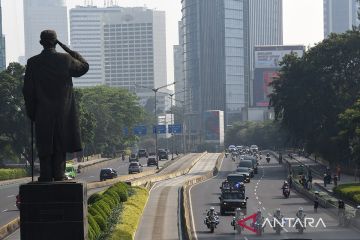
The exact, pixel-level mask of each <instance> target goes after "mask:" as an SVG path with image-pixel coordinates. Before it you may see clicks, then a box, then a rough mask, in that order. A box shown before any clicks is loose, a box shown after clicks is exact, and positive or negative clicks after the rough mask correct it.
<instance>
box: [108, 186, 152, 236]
mask: <svg viewBox="0 0 360 240" xmlns="http://www.w3.org/2000/svg"><path fill="white" fill-rule="evenodd" d="M132 189H133V190H134V193H133V194H132V195H131V196H130V197H129V199H128V201H126V202H125V203H124V204H123V210H122V212H121V214H120V217H119V219H118V223H117V225H116V226H115V228H114V230H113V233H112V234H111V236H110V238H109V239H112V240H118V239H121V240H133V236H134V235H135V232H136V229H137V227H138V224H139V221H140V218H141V215H142V212H143V210H144V207H145V204H146V201H147V199H148V197H149V192H148V190H147V189H145V188H141V187H134V188H132Z"/></svg>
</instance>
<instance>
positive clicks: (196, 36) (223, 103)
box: [182, 0, 249, 122]
mask: <svg viewBox="0 0 360 240" xmlns="http://www.w3.org/2000/svg"><path fill="white" fill-rule="evenodd" d="M248 10H249V6H248V0H200V1H197V0H183V1H182V13H183V33H184V44H183V47H184V53H185V55H184V74H185V79H186V87H187V89H188V90H189V92H190V94H189V95H190V96H189V97H188V98H189V100H190V103H191V104H190V109H188V110H189V111H190V112H192V113H197V114H198V115H199V118H200V119H201V115H202V114H203V112H205V111H207V110H221V111H225V119H226V121H227V122H228V120H229V119H232V118H238V120H240V115H241V109H242V108H243V107H245V106H247V97H246V94H247V92H248V91H247V84H248V78H249V21H248V19H249V11H248Z"/></svg>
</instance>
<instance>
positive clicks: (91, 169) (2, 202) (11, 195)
mask: <svg viewBox="0 0 360 240" xmlns="http://www.w3.org/2000/svg"><path fill="white" fill-rule="evenodd" d="M146 161H147V160H146V158H141V159H140V163H141V164H142V165H143V166H144V171H145V170H146V169H148V167H146ZM169 161H171V160H169ZM166 162H168V161H159V165H160V166H162V165H163V164H165V163H166ZM108 167H109V168H114V169H115V170H116V171H117V172H118V175H119V176H121V175H125V174H128V167H129V161H128V159H126V160H125V161H122V160H121V159H113V160H109V161H105V162H101V163H98V164H95V165H92V166H88V167H86V168H83V169H82V171H81V173H79V174H78V175H77V177H76V180H83V181H86V182H95V181H99V176H100V169H101V168H108ZM149 168H154V167H149ZM25 182H26V181H24V182H20V183H19V182H17V183H14V184H8V185H3V186H0V191H1V194H0V226H3V225H5V224H7V223H8V222H10V221H11V220H13V219H15V218H16V217H18V216H19V211H18V210H17V208H16V206H15V197H16V195H17V194H18V191H19V185H20V184H21V183H25Z"/></svg>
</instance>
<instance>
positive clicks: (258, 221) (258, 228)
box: [254, 208, 264, 235]
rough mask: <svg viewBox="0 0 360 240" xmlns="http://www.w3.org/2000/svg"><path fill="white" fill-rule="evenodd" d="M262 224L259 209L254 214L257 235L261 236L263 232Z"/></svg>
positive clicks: (262, 220) (262, 218)
mask: <svg viewBox="0 0 360 240" xmlns="http://www.w3.org/2000/svg"><path fill="white" fill-rule="evenodd" d="M263 222H264V217H263V216H262V214H261V210H260V208H258V210H257V212H256V219H255V223H254V224H255V225H254V227H255V229H256V232H257V234H259V235H261V233H262V232H263V230H264V228H263V226H262V225H263Z"/></svg>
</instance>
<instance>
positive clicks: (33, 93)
mask: <svg viewBox="0 0 360 240" xmlns="http://www.w3.org/2000/svg"><path fill="white" fill-rule="evenodd" d="M40 44H41V45H42V46H43V47H44V50H43V51H42V52H41V53H40V54H39V55H36V56H34V57H32V58H30V59H29V60H28V61H27V66H26V72H25V78H24V88H23V94H24V99H25V106H26V112H27V115H28V117H29V118H30V119H31V121H32V122H34V123H35V135H36V148H37V152H38V155H39V159H40V177H39V179H38V180H39V182H40V181H41V182H48V181H62V180H64V179H65V164H66V153H67V152H68V153H73V152H78V151H81V150H82V146H81V137H80V127H79V116H78V110H77V107H76V103H75V97H74V90H73V83H72V77H81V76H82V75H84V74H85V73H86V72H87V71H88V70H89V64H88V63H87V62H86V61H85V59H84V58H83V57H82V56H81V55H80V54H79V53H77V52H75V51H72V50H70V49H69V48H68V47H67V46H65V45H64V44H62V43H61V42H59V41H58V40H57V35H56V32H55V31H53V30H45V31H42V32H41V34H40ZM56 44H58V45H59V46H60V47H62V48H63V49H64V50H65V51H66V52H67V53H58V52H56V50H55V47H56Z"/></svg>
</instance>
